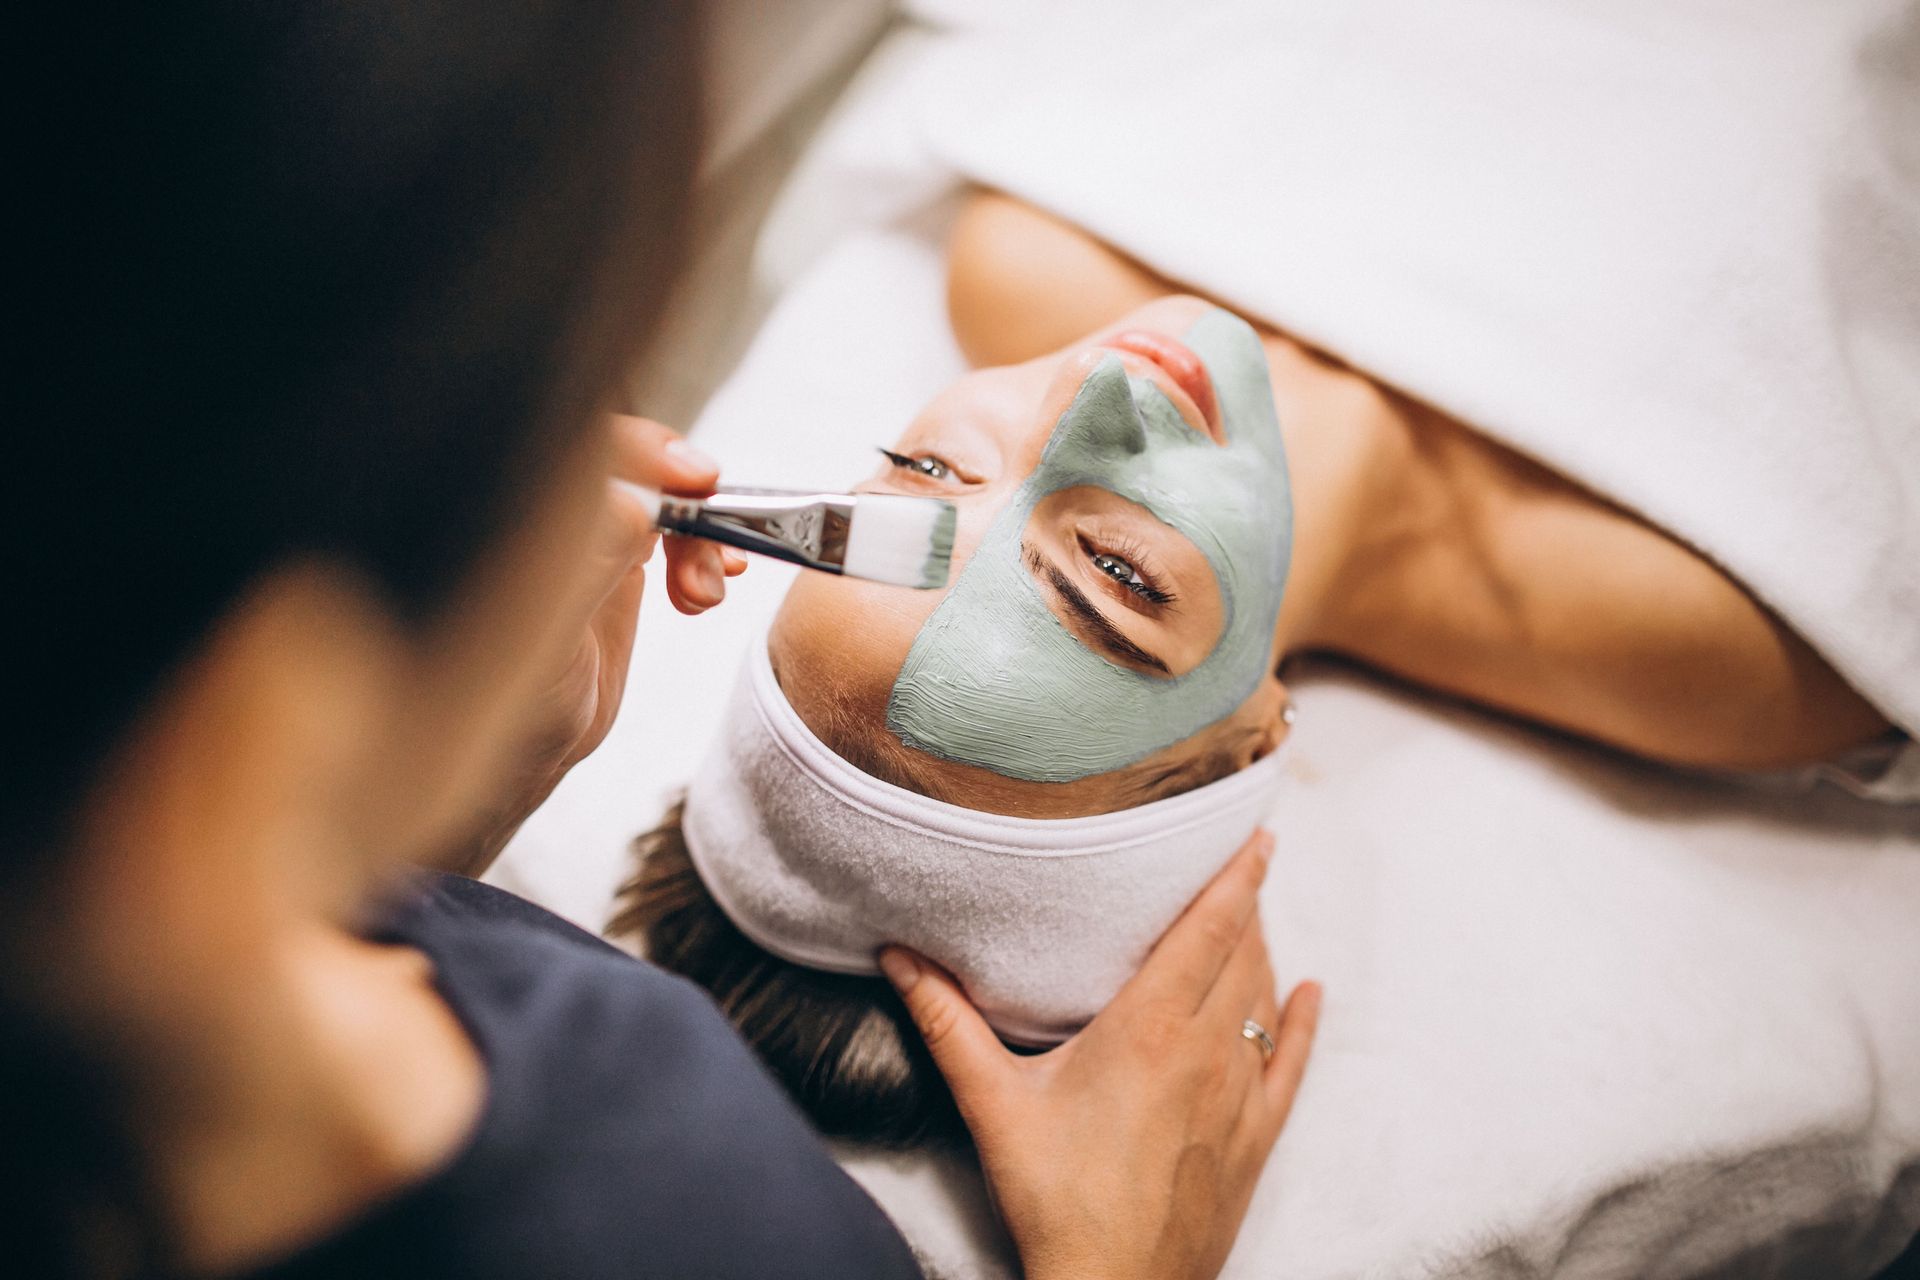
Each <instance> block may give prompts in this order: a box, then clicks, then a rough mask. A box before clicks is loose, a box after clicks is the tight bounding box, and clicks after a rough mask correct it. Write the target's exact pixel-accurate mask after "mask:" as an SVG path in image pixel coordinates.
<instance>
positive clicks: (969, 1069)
mask: <svg viewBox="0 0 1920 1280" xmlns="http://www.w3.org/2000/svg"><path fill="white" fill-rule="evenodd" d="M880 968H881V971H882V972H884V973H885V974H886V975H887V980H888V981H889V982H891V983H892V984H893V989H894V990H895V991H897V992H899V993H900V1000H901V1002H902V1003H903V1004H905V1005H906V1006H907V1013H908V1015H909V1016H910V1017H912V1019H913V1025H914V1026H915V1028H917V1029H918V1030H919V1032H920V1038H921V1039H922V1040H924V1041H926V1043H927V1051H928V1052H929V1053H931V1054H932V1055H933V1061H934V1065H935V1066H937V1067H939V1068H940V1074H941V1075H943V1076H945V1077H946V1078H947V1087H948V1088H950V1089H951V1090H953V1100H954V1101H955V1102H956V1103H958V1104H959V1107H960V1114H961V1115H962V1116H964V1117H968V1118H969V1120H970V1118H971V1117H973V1116H976V1115H978V1114H980V1113H981V1112H982V1111H984V1110H987V1109H989V1108H990V1107H991V1105H992V1094H993V1092H994V1091H995V1090H996V1089H997V1088H998V1087H999V1085H1000V1082H1001V1080H1002V1078H1003V1077H1004V1075H1005V1073H1006V1071H1007V1068H1008V1066H1009V1064H1010V1063H1011V1062H1012V1058H1013V1055H1011V1054H1010V1053H1008V1052H1007V1049H1006V1046H1004V1045H1002V1044H1001V1043H1000V1038H999V1037H998V1036H996V1035H994V1034H993V1028H991V1027H989V1026H988V1025H987V1020H986V1019H985V1018H983V1017H981V1016H980V1011H979V1010H978V1009H975V1008H974V1007H973V1002H972V1001H970V1000H968V999H967V997H966V993H965V992H963V991H961V990H960V984H959V983H957V982H955V981H954V980H953V979H952V978H951V977H949V976H948V975H947V974H946V973H944V972H942V971H941V970H940V968H939V966H937V965H934V964H930V963H929V962H928V961H926V960H925V959H923V958H922V957H919V956H916V955H914V954H913V953H912V952H910V951H907V950H906V949H905V948H902V947H888V948H886V949H885V950H884V951H882V952H881V953H880Z"/></svg>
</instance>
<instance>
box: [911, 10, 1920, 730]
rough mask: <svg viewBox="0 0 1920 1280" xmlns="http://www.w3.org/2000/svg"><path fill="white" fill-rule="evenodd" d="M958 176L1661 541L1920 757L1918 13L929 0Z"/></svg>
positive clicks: (928, 83)
mask: <svg viewBox="0 0 1920 1280" xmlns="http://www.w3.org/2000/svg"><path fill="white" fill-rule="evenodd" d="M916 7H917V8H918V9H919V10H921V12H922V15H923V16H933V17H935V18H937V19H939V20H942V21H944V22H946V23H948V24H950V25H951V26H953V27H956V28H960V29H966V28H968V27H970V26H972V27H976V28H977V29H978V31H979V34H977V35H975V36H973V37H972V38H967V39H950V40H949V41H948V43H949V45H950V46H951V47H950V49H949V51H948V52H947V54H946V55H945V58H944V62H943V63H935V64H931V65H929V66H928V67H926V68H924V70H923V74H922V75H921V77H920V79H919V81H918V83H917V84H916V86H915V98H914V106H913V116H914V119H915V126H916V128H917V129H918V130H919V132H920V133H921V135H922V136H923V138H924V140H925V141H926V142H927V144H928V145H930V146H931V148H932V149H933V150H934V151H935V152H936V153H937V154H938V156H939V157H940V158H941V159H943V160H944V161H945V162H946V163H948V164H950V165H952V166H953V167H954V168H956V169H958V170H959V171H961V172H962V173H964V174H966V175H967V176H970V177H972V178H974V179H976V180H978V181H980V182H983V183H985V184H988V185H990V186H994V187H998V188H1001V189H1003V190H1006V191H1010V192H1012V193H1014V194H1016V195H1018V196H1021V197H1023V198H1025V199H1027V200H1030V201H1032V202H1034V203H1036V204H1038V205H1040V206H1042V207H1044V208H1048V209H1051V210H1053V211H1055V212H1057V213H1059V214H1061V215H1062V216H1064V217H1066V218H1067V219H1068V220H1070V221H1072V222H1074V223H1076V224H1078V225H1080V226H1083V227H1086V228H1088V229H1089V230H1091V231H1093V232H1094V233H1095V234H1097V235H1099V236H1100V237H1102V238H1103V239H1105V240H1107V241H1108V242H1110V243H1112V244H1114V245H1117V246H1118V247H1119V248H1121V249H1123V250H1125V251H1126V252H1127V253H1129V254H1131V255H1133V256H1135V257H1137V258H1139V259H1140V260H1142V261H1144V262H1145V263H1147V264H1148V265H1150V266H1152V267H1154V268H1156V269H1157V270H1159V271H1162V272H1164V273H1166V274H1167V275H1169V276H1171V277H1173V278H1174V279H1177V280H1180V281H1182V282H1185V283H1187V284H1189V285H1191V286H1193V287H1195V288H1197V289H1200V290H1202V291H1204V292H1207V293H1209V294H1212V295H1214V296H1215V297H1218V298H1220V299H1221V300H1223V301H1224V302H1226V303H1227V304H1229V305H1231V306H1233V307H1235V308H1236V309H1237V310H1240V311H1241V312H1243V313H1244V314H1249V315H1255V316H1259V317H1262V318H1264V319H1266V320H1268V321H1270V322H1272V323H1274V324H1276V325H1278V326H1280V327H1282V328H1284V329H1286V330H1289V331H1291V332H1293V333H1295V334H1298V335H1300V336H1301V337H1303V338H1305V339H1308V340H1310V341H1313V342H1315V343H1318V344H1320V345H1323V346H1325V347H1326V348H1328V349H1330V350H1332V351H1333V352H1335V353H1337V354H1338V355H1340V356H1341V357H1343V358H1345V359H1348V360H1350V361H1352V362H1353V363H1354V364H1356V365H1358V366H1360V367H1362V368H1364V369H1366V370H1367V371H1368V372H1370V373H1372V374H1374V375H1375V376H1377V377H1380V378H1382V379H1383V380H1385V381H1387V382H1389V383H1392V384H1394V385H1397V386H1399V387H1401V388H1403V389H1404V390H1406V391H1408V392H1411V393H1412V394H1414V395H1416V396H1418V397H1420V398H1421V399H1423V400H1426V401H1428V402H1430V403H1432V404H1434V405H1436V406H1438V407H1439V408H1441V409H1443V410H1446V411H1447V412H1449V413H1451V414H1453V415H1455V416H1457V417H1459V418H1460V419H1462V420H1464V421H1466V422H1468V423H1471V424H1473V425H1474V426H1475V427H1477V428H1480V429H1482V430H1484V431H1486V432H1488V433H1489V434H1491V435H1493V436H1495V437H1497V438H1499V439H1501V440H1503V441H1505V442H1507V443H1508V444H1510V445H1512V446H1513V447H1515V448H1517V449H1519V450H1520V451H1522V452H1523V453H1526V454H1529V455H1531V456H1533V457H1535V458H1537V459H1539V460H1540V461H1542V462H1544V463H1545V464H1546V465H1548V466H1549V467H1551V468H1552V469H1554V470H1555V471H1558V472H1561V473H1563V474H1565V475H1567V476H1570V477H1572V478H1574V479H1575V480H1578V481H1580V482H1581V483H1583V484H1585V485H1587V486H1588V487H1590V488H1592V489H1594V490H1596V491H1598V492H1600V493H1603V494H1605V495H1607V496H1608V497H1610V498H1613V499H1615V500H1617V501H1619V502H1620V503H1622V504H1624V505H1625V506H1627V507H1629V508H1632V509H1633V510H1635V511H1637V512H1639V513H1640V514H1642V515H1643V516H1645V517H1646V518H1647V519H1649V520H1651V521H1652V522H1653V523H1655V524H1657V525H1659V526H1661V527H1662V528H1664V529H1666V530H1668V531H1670V532H1672V533H1674V534H1675V535H1677V536H1678V537H1680V538H1681V539H1683V540H1684V541H1686V542H1688V543H1690V544H1691V545H1693V546H1695V547H1697V548H1698V549H1700V550H1701V551H1702V552H1704V553H1705V554H1706V555H1707V556H1709V557H1710V558H1712V559H1713V560H1714V561H1716V562H1717V563H1719V564H1720V565H1722V566H1724V567H1725V568H1726V569H1727V570H1728V571H1730V572H1731V573H1732V574H1733V575H1734V576H1736V577H1737V578H1739V579H1740V580H1741V581H1742V582H1744V583H1745V584H1746V585H1747V586H1748V587H1749V588H1750V589H1751V590H1753V591H1754V592H1755V593H1756V594H1757V595H1758V596H1759V597H1760V598H1761V599H1762V600H1764V601H1765V602H1766V603H1767V604H1768V605H1769V606H1770V607H1771V608H1773V609H1774V610H1776V611H1777V612H1778V613H1779V614H1780V615H1781V616H1782V617H1784V618H1785V619H1786V620H1787V621H1788V622H1789V623H1790V624H1791V625H1792V626H1793V627H1794V629H1795V630H1796V631H1798V632H1799V633H1800V634H1801V635H1803V636H1805V637H1806V638H1807V639H1808V640H1809V641H1810V642H1812V643H1813V644H1814V645H1815V646H1817V647H1818V648H1819V649H1820V650H1821V652H1822V653H1823V654H1824V655H1825V656H1826V657H1827V658H1828V659H1829V661H1831V662H1832V663H1833V664H1834V666H1835V667H1837V668H1838V669H1839V670H1840V671H1841V672H1842V673H1843V674H1844V675H1846V676H1847V677H1848V679H1850V680H1851V681H1852V682H1853V683H1854V685H1855V686H1856V687H1857V688H1859V689H1860V691H1861V692H1862V693H1864V694H1865V695H1866V696H1867V697H1868V698H1870V699H1872V700H1873V701H1874V702H1875V703H1877V704H1878V705H1879V707H1880V708H1881V709H1882V710H1883V711H1884V712H1885V713H1886V714H1887V715H1888V716H1889V717H1890V718H1891V719H1893V720H1894V721H1895V722H1896V723H1898V724H1900V725H1902V726H1903V727H1905V728H1906V729H1907V730H1908V731H1909V732H1912V731H1914V730H1917V729H1920V6H1915V5H1913V4H1910V3H1903V2H1900V0H1820V2H1819V3H1804V2H1802V0H1749V2H1747V3H1724V2H1723V0H1657V2H1643V0H1557V2H1551V3H1542V2H1541V0H1456V3H1452V4H1445V5H1433V4H1428V3H1425V2H1424V0H1351V2H1349V3H1340V4H1326V3H1323V2H1321V0H1215V2H1214V3H1211V4H1202V5H1190V4H1182V5H1179V6H1173V7H1169V6H1167V5H1164V4H1153V3H1133V4H1120V3H1111V2H1109V0H1099V3H1097V4H1087V3H1061V2H1059V0H1056V2H1055V3H1051V4H1034V5H1024V6H1020V7H1019V8H1018V9H1009V8H1005V7H996V6H987V7H986V9H985V10H984V11H983V12H984V16H981V15H980V14H976V13H975V12H974V11H973V8H972V6H967V5H953V4H942V3H934V2H933V0H921V2H920V3H919V4H918V5H917V6H916Z"/></svg>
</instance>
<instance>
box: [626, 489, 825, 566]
mask: <svg viewBox="0 0 1920 1280" xmlns="http://www.w3.org/2000/svg"><path fill="white" fill-rule="evenodd" d="M629 488H631V489H632V490H634V491H635V492H636V493H637V494H638V496H639V497H640V499H641V501H642V502H644V503H645V504H646V505H647V509H648V514H649V515H651V516H652V517H653V522H654V524H655V525H656V526H657V527H658V528H660V529H662V530H665V531H666V532H668V533H677V534H679V535H681V536H682V537H688V538H701V539H704V540H706V541H708V542H718V543H722V544H724V545H726V546H729V547H737V548H738V549H740V550H741V551H751V552H753V553H755V554H756V555H763V556H770V557H772V558H773V559H775V560H784V561H786V562H787V563H788V564H797V565H802V566H804V567H806V568H809V569H818V570H820V571H822V572H823V573H841V572H844V565H845V562H846V558H847V532H848V530H849V529H850V528H851V527H852V523H853V499H852V498H851V497H850V496H849V495H847V494H840V493H819V492H816V491H813V490H806V489H800V490H790V489H753V488H744V487H730V488H726V489H722V490H720V491H719V492H717V493H713V494H710V495H708V496H707V497H705V498H682V497H676V496H675V495H673V494H670V493H669V494H663V493H661V492H660V491H659V490H657V489H649V488H647V487H645V486H643V485H630V486H629Z"/></svg>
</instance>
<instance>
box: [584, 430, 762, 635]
mask: <svg viewBox="0 0 1920 1280" xmlns="http://www.w3.org/2000/svg"><path fill="white" fill-rule="evenodd" d="M614 474H615V476H616V477H617V478H619V479H623V480H629V481H632V482H634V483H636V484H643V485H648V486H651V487H652V488H655V489H659V490H660V491H662V492H663V493H679V494H686V495H689V496H692V497H700V496H703V495H705V494H709V493H712V492H713V488H714V485H716V484H717V483H719V480H720V468H719V465H718V464H717V463H715V462H714V460H713V459H711V458H709V457H707V456H706V454H704V453H702V452H701V451H700V450H699V449H697V448H695V447H694V446H693V445H691V444H689V443H688V442H687V441H685V440H683V439H681V438H680V436H678V435H677V434H675V432H674V431H673V430H672V429H671V428H670V427H667V426H665V425H664V424H662V423H658V422H654V421H651V420H650V419H647V418H629V417H616V418H615V419H614ZM648 527H649V528H650V527H651V526H650V525H649V526H648ZM666 544H667V570H666V585H667V598H668V599H669V600H671V601H672V602H673V607H674V608H676V609H678V610H679V611H680V612H681V613H685V614H698V613H704V612H706V611H707V610H708V609H711V608H712V607H713V606H715V605H717V604H719V603H720V602H721V601H722V600H724V599H725V598H726V594H727V585H726V584H727V579H728V578H732V577H737V576H739V575H740V574H741V573H742V572H744V571H745V570H746V567H747V560H746V557H745V556H742V555H740V554H739V553H737V552H734V551H732V550H729V549H727V548H724V547H721V546H718V545H717V544H714V543H710V542H703V541H701V540H700V539H698V538H679V537H669V538H667V539H666ZM648 551H649V552H650V551H651V548H650V547H649V548H648ZM642 558H644V557H642Z"/></svg>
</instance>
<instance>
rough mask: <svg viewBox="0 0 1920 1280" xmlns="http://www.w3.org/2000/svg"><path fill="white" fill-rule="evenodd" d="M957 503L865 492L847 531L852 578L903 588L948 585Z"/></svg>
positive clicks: (848, 570)
mask: <svg viewBox="0 0 1920 1280" xmlns="http://www.w3.org/2000/svg"><path fill="white" fill-rule="evenodd" d="M954 521H955V515H954V509H953V504H952V503H951V502H947V501H945V500H943V499H940V498H909V497H904V496H902V495H898V494H890V493H863V494H860V495H859V496H858V497H856V498H855V499H854V504H853V523H852V525H851V526H849V528H848V530H847V561H846V564H845V566H844V570H845V572H846V574H847V576H848V577H852V578H867V579H870V580H872V581H874V582H891V583H895V584H897V585H899V586H903V587H923V588H925V587H944V586H946V585H947V568H948V565H949V563H950V562H951V561H952V559H953V527H954Z"/></svg>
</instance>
